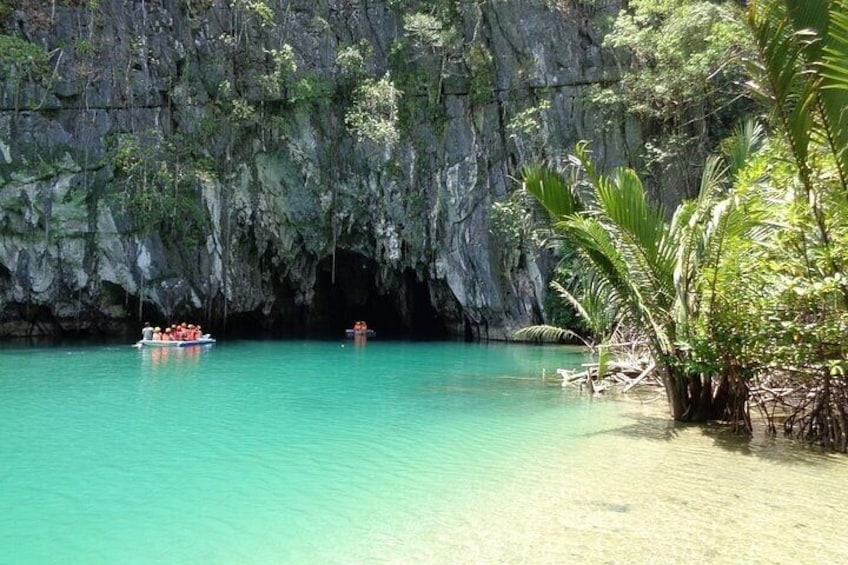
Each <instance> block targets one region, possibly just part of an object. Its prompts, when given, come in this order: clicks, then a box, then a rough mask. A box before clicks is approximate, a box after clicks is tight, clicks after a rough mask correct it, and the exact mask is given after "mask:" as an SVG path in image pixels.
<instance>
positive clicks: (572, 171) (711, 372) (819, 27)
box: [524, 0, 848, 451]
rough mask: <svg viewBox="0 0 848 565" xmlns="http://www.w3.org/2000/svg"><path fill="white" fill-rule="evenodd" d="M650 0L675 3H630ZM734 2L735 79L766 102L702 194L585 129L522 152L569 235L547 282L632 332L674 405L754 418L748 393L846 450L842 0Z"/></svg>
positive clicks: (845, 14)
mask: <svg viewBox="0 0 848 565" xmlns="http://www.w3.org/2000/svg"><path fill="white" fill-rule="evenodd" d="M649 4H651V5H653V6H654V7H657V8H658V10H659V8H662V7H663V6H665V7H667V6H668V5H669V3H668V2H661V1H655V2H633V3H632V5H633V8H632V10H631V12H627V13H626V14H625V17H626V18H636V17H637V16H638V14H639V13H640V10H645V9H646V8H645V7H646V6H647V5H649ZM677 4H680V5H684V4H685V5H686V6H687V7H688V8H687V9H691V10H692V13H695V12H697V8H696V5H697V4H705V3H699V2H682V3H677ZM681 9H682V8H681ZM740 16H744V18H745V20H744V21H745V22H746V23H747V29H748V30H749V32H750V45H751V46H752V49H753V52H754V54H755V57H753V59H752V63H753V64H752V65H751V66H749V71H748V72H749V73H750V75H749V79H748V84H747V90H746V92H747V93H750V94H751V95H753V96H755V97H756V98H757V99H758V100H759V101H761V102H762V103H763V104H764V107H765V108H766V109H767V110H768V112H767V113H764V114H762V115H753V116H750V118H749V119H748V120H743V121H740V124H739V125H738V126H737V127H736V129H735V130H734V132H733V133H732V135H730V136H729V137H728V138H727V139H726V140H725V142H724V143H722V144H721V146H720V147H719V148H718V149H717V150H716V154H715V155H714V156H711V157H709V158H707V159H706V160H705V162H704V164H703V175H702V181H701V185H700V190H699V193H698V195H697V198H695V199H693V200H691V201H685V202H683V203H682V204H680V205H679V206H678V207H677V209H676V210H675V211H674V212H673V213H672V214H671V215H669V214H668V213H666V211H665V210H664V209H663V208H662V207H661V206H659V205H656V204H654V203H653V202H651V200H650V199H649V197H648V195H647V192H646V189H645V186H644V184H643V182H642V180H641V178H640V176H639V174H637V173H636V172H634V171H633V170H630V169H625V168H621V169H617V170H615V171H612V172H610V173H603V172H600V171H598V170H597V168H596V166H595V164H594V163H593V161H592V158H591V155H590V153H589V149H588V148H587V146H586V145H585V144H581V145H579V146H578V148H577V151H576V155H575V157H573V158H572V160H571V161H570V162H569V163H567V164H566V165H565V166H563V167H556V166H551V165H544V166H541V165H531V166H527V167H526V169H525V174H524V180H525V186H526V188H527V190H528V191H529V192H530V193H532V194H533V195H534V196H535V197H536V198H537V199H538V201H539V202H541V203H542V204H543V205H544V207H545V208H546V209H547V210H548V212H550V214H551V217H552V229H553V231H554V232H555V233H556V234H557V235H559V236H560V237H561V238H563V239H564V241H565V244H566V248H567V249H569V250H570V253H569V254H568V257H569V261H571V262H570V263H569V267H570V268H568V269H563V270H562V271H561V272H567V273H568V274H569V276H568V277H567V279H568V280H566V279H563V280H560V281H557V282H556V283H555V287H556V288H557V289H558V291H559V293H560V294H561V295H562V296H563V297H565V298H566V299H568V300H569V301H570V302H572V303H573V304H574V305H575V306H576V310H577V312H579V313H580V314H581V315H582V316H583V318H584V319H585V320H586V324H585V325H586V327H588V328H590V330H591V331H592V333H593V334H594V337H595V339H599V340H605V341H607V342H611V341H615V338H616V335H620V334H621V332H622V330H624V329H627V330H629V331H631V332H637V333H638V334H639V335H640V336H641V340H642V342H643V343H644V344H645V347H646V350H647V352H648V354H649V355H650V356H651V357H652V358H653V359H654V360H655V361H656V363H657V367H658V371H659V373H660V374H661V376H662V380H663V382H664V384H665V388H666V392H667V394H668V400H669V405H670V409H671V413H672V415H673V417H674V418H675V419H677V420H681V421H704V420H710V419H719V420H726V421H730V422H732V423H733V424H734V425H736V426H738V427H739V428H741V429H744V430H748V431H750V430H751V422H750V418H749V405H750V404H751V403H754V404H756V405H758V406H759V407H761V408H762V409H763V413H764V414H765V415H766V416H767V421H768V423H769V426H771V429H772V431H774V430H775V429H776V428H775V426H776V422H777V421H778V418H779V420H780V421H782V423H783V427H784V430H785V432H786V433H788V434H791V435H793V436H796V437H799V438H802V439H804V440H806V441H808V442H810V443H815V444H820V445H823V446H826V447H828V448H831V449H835V450H839V451H848V383H846V378H845V375H846V368H848V344H846V338H845V335H846V330H847V329H848V278H846V267H848V115H846V113H845V112H844V109H845V108H848V2H846V1H845V0H832V1H820V2H809V1H806V0H761V1H757V2H751V3H750V5H749V6H748V8H747V10H746V13H744V14H742V13H741V12H740ZM660 20H662V18H660ZM677 25H681V24H680V22H678V24H677ZM633 32H634V31H633V30H632V29H631V33H633ZM621 33H623V32H620V34H621ZM640 33H641V32H640ZM688 56H689V57H693V56H695V55H694V54H693V53H689V54H688ZM655 60H658V61H659V60H661V58H660V57H657V58H656V59H655ZM672 60H674V59H673V58H672ZM646 72H647V73H649V74H648V76H649V77H650V76H655V74H656V73H657V72H658V71H657V70H656V69H652V68H648V69H647V70H646ZM664 72H674V71H673V70H666V71H664ZM739 88H741V86H740V87H739ZM708 92H709V90H708ZM557 332H560V333H561V330H557V329H556V328H553V329H551V328H534V329H530V330H527V331H525V332H524V333H525V335H536V336H538V335H546V334H548V335H550V334H557Z"/></svg>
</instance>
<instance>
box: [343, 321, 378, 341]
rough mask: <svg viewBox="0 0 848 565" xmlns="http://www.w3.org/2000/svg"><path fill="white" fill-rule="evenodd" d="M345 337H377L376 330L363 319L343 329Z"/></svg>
mask: <svg viewBox="0 0 848 565" xmlns="http://www.w3.org/2000/svg"><path fill="white" fill-rule="evenodd" d="M345 337H346V338H348V339H352V338H355V337H377V332H375V331H374V330H372V329H370V328H369V327H368V324H366V323H365V322H364V321H361V320H357V321H356V323H354V324H353V327H352V328H348V329H346V330H345Z"/></svg>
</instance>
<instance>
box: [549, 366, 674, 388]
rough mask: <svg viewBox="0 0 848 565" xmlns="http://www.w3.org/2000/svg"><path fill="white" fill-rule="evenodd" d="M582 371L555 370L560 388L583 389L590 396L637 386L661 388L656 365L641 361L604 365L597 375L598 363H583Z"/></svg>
mask: <svg viewBox="0 0 848 565" xmlns="http://www.w3.org/2000/svg"><path fill="white" fill-rule="evenodd" d="M581 368H582V369H583V370H579V371H578V370H572V369H557V376H558V377H559V378H560V379H561V381H560V383H561V386H562V387H569V386H577V387H578V388H579V389H580V390H581V391H582V390H583V388H584V387H585V388H586V389H588V391H589V392H590V393H592V394H600V393H602V392H605V391H607V390H610V389H616V390H618V389H620V390H621V392H628V391H630V390H631V389H633V388H634V387H636V386H637V385H643V386H662V383H661V382H660V380H659V376H658V375H657V374H656V371H655V369H656V364H655V363H654V362H653V361H651V362H649V363H645V362H644V361H642V360H636V361H628V360H616V361H612V362H610V363H607V365H606V371H605V372H604V374H602V375H599V374H598V371H599V369H600V365H599V364H598V363H583V364H582V365H581Z"/></svg>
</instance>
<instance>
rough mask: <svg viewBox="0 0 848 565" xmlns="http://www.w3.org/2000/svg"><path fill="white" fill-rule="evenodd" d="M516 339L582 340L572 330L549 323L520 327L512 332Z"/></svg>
mask: <svg viewBox="0 0 848 565" xmlns="http://www.w3.org/2000/svg"><path fill="white" fill-rule="evenodd" d="M513 336H514V337H515V338H516V339H520V340H527V341H542V342H553V343H559V342H561V341H564V340H566V339H569V338H576V339H579V340H580V341H583V342H584V343H585V341H584V340H583V338H582V337H580V336H579V335H577V334H576V333H574V332H573V331H571V330H569V329H567V328H560V327H557V326H550V325H544V324H543V325H538V326H528V327H526V328H521V329H520V330H518V331H517V332H515V333H514V334H513Z"/></svg>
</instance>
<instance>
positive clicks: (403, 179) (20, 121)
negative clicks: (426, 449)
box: [0, 0, 639, 339]
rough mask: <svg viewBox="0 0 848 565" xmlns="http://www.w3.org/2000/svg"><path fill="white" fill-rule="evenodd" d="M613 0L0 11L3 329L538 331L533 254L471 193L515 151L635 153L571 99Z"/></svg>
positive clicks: (541, 154)
mask: <svg viewBox="0 0 848 565" xmlns="http://www.w3.org/2000/svg"><path fill="white" fill-rule="evenodd" d="M616 4H617V3H616V2H611V1H610V2H603V1H598V0H592V1H589V0H587V1H582V2H581V1H576V0H575V1H561V2H555V1H551V0H547V1H545V0H538V1H529V2H502V1H495V0H489V1H487V2H477V1H468V2H465V1H461V2H448V1H447V0H442V1H438V0H437V1H429V2H398V1H397V0H371V1H364V0H325V1H318V2H315V1H310V2H303V1H298V0H294V1H279V2H278V1H276V0H264V1H263V0H131V1H127V0H99V1H97V2H89V1H83V0H55V1H54V2H29V1H25V0H6V1H5V2H4V3H0V17H3V18H4V19H3V21H2V26H3V27H2V35H0V41H3V42H4V43H3V45H5V46H7V48H5V49H4V48H0V87H1V88H2V91H0V336H10V335H33V334H56V333H63V332H91V333H98V332H101V331H115V330H116V329H120V328H125V327H135V325H136V324H138V323H139V322H140V321H142V319H143V318H144V319H150V320H151V321H153V322H155V323H161V322H166V321H180V320H183V319H193V320H198V321H202V322H205V327H207V328H212V329H213V330H215V329H217V330H223V329H224V328H227V329H232V330H243V331H249V332H255V331H273V332H277V333H278V334H306V333H328V334H329V333H332V334H333V335H341V334H340V333H336V332H341V331H342V330H343V329H344V328H345V327H350V325H351V324H352V322H353V320H355V319H367V320H368V322H369V324H370V326H371V327H373V328H375V329H377V330H378V332H382V333H383V334H384V335H385V334H397V335H425V334H427V335H441V336H444V335H454V336H466V337H470V338H482V339H509V338H510V336H511V334H512V332H513V331H514V330H516V329H518V328H520V327H522V326H525V325H528V324H530V323H539V322H541V321H542V320H543V318H544V313H543V308H542V301H543V298H544V293H545V287H546V278H547V269H548V265H547V264H546V262H545V261H544V260H543V259H540V256H539V254H538V253H536V252H535V251H534V250H533V249H532V248H531V246H530V245H529V244H527V243H526V238H524V237H523V235H526V233H525V232H526V225H524V228H522V229H524V232H522V231H521V230H519V231H518V232H517V235H516V232H515V230H512V231H510V230H505V229H499V228H500V227H503V226H497V225H493V222H494V221H495V220H494V219H493V215H492V213H491V210H492V205H493V204H494V203H495V202H501V201H506V200H507V199H508V197H509V195H510V194H511V193H512V192H514V191H515V190H517V189H518V188H519V187H518V184H517V182H516V181H515V180H514V178H515V177H517V176H518V174H519V167H520V165H521V164H522V163H523V162H525V161H526V160H530V159H540V158H549V159H550V158H552V159H556V158H562V156H563V155H565V154H566V153H567V152H568V151H569V150H570V149H571V148H572V147H573V145H574V143H575V142H576V141H577V140H579V139H591V140H593V142H594V144H593V148H594V150H595V154H596V156H598V157H599V159H600V160H601V161H603V162H606V163H621V162H626V161H627V160H628V158H629V153H630V151H629V148H630V147H633V148H634V149H635V148H636V147H637V146H638V145H639V131H638V127H637V126H636V125H635V124H633V123H630V122H628V121H626V120H623V119H620V120H615V119H614V120H610V116H604V117H603V118H602V117H600V116H596V115H595V114H594V113H593V112H592V109H591V108H587V107H586V106H585V104H584V102H583V100H584V95H585V93H586V89H587V88H590V87H591V86H592V85H593V84H596V83H598V82H603V81H610V80H614V79H615V73H616V71H615V65H614V63H613V61H612V58H611V57H610V54H609V53H606V52H605V50H604V49H602V48H601V47H600V43H601V37H600V35H599V32H598V31H597V30H598V28H599V26H600V25H601V23H602V22H603V21H605V20H608V19H609V18H610V16H611V15H613V14H614V13H615V11H616V10H617V6H616ZM33 5H35V7H33ZM380 79H386V81H391V82H390V83H386V82H383V83H381V82H380ZM386 84H391V85H393V86H394V87H395V89H397V91H398V92H399V93H398V94H397V96H396V97H393V96H392V91H391V90H390V89H387V88H386ZM369 86H370V87H371V89H370V90H368V88H367V87H369ZM383 97H385V100H383V99H382V98H383ZM357 108H360V109H363V108H364V109H365V111H364V112H362V115H364V116H365V119H366V122H367V123H368V124H370V126H373V127H374V128H376V129H372V130H367V128H365V127H364V126H362V124H361V123H360V124H357V123H356V122H355V120H353V119H352V118H351V116H352V115H353V112H354V110H355V109H357ZM385 108H388V110H385V112H386V114H385V115H384V114H383V113H382V112H383V111H384V109H385ZM383 118H385V119H383ZM368 120H373V121H372V122H368ZM611 123H612V124H614V125H610V124H611ZM380 128H382V129H380ZM504 234H512V235H504Z"/></svg>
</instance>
